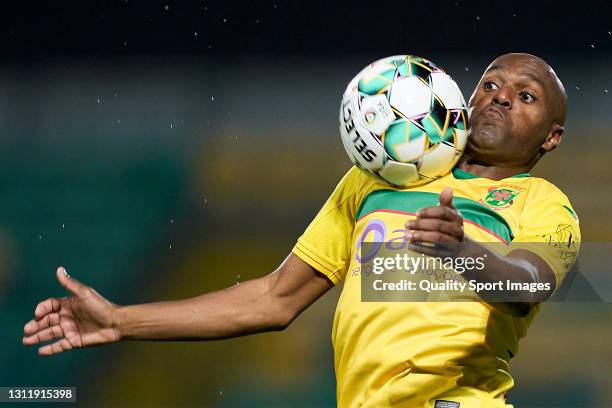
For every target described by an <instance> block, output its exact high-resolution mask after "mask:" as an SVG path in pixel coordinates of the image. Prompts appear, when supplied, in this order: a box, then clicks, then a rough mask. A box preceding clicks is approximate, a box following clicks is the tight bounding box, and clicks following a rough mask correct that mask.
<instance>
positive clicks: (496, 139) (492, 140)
mask: <svg viewBox="0 0 612 408" xmlns="http://www.w3.org/2000/svg"><path fill="white" fill-rule="evenodd" d="M503 139H504V137H503V134H502V132H500V129H499V127H496V126H493V125H489V124H478V125H477V126H473V127H472V128H471V130H470V134H469V137H468V145H469V146H471V147H473V148H475V149H477V150H496V149H498V148H500V147H502V146H503Z"/></svg>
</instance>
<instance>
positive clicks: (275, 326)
mask: <svg viewBox="0 0 612 408" xmlns="http://www.w3.org/2000/svg"><path fill="white" fill-rule="evenodd" d="M296 317H297V315H296V314H295V313H291V312H290V311H288V310H282V308H279V309H277V312H276V313H275V316H274V317H273V318H272V319H271V322H270V325H269V328H270V330H271V331H283V330H285V329H286V328H287V327H289V325H290V324H291V322H293V321H294V320H295V318H296Z"/></svg>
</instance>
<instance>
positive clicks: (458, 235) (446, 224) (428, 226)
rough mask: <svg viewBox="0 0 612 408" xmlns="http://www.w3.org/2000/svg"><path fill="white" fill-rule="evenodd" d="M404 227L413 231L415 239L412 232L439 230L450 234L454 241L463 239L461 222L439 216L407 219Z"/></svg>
mask: <svg viewBox="0 0 612 408" xmlns="http://www.w3.org/2000/svg"><path fill="white" fill-rule="evenodd" d="M406 227H408V228H409V229H410V230H412V231H414V232H413V234H412V237H413V239H415V237H414V233H415V232H418V231H439V232H442V233H444V234H447V235H450V236H451V237H453V238H454V240H456V241H461V240H462V239H463V223H458V222H455V221H444V220H441V219H439V218H419V219H416V220H411V221H408V222H407V223H406Z"/></svg>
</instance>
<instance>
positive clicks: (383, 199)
mask: <svg viewBox="0 0 612 408" xmlns="http://www.w3.org/2000/svg"><path fill="white" fill-rule="evenodd" d="M439 197H440V195H439V194H436V193H429V192H425V191H395V190H376V191H373V192H371V193H370V194H368V195H367V196H366V197H364V199H363V201H362V202H361V205H360V206H359V210H358V211H357V216H356V219H357V220H359V219H360V218H361V217H363V216H365V215H367V214H369V213H371V212H374V211H377V210H383V211H384V210H392V211H401V212H405V213H410V214H415V213H416V212H417V211H418V210H420V209H421V208H424V207H431V206H436V205H438V203H439V199H440V198H439ZM453 205H454V206H455V207H456V208H457V210H458V211H459V213H460V214H461V216H462V217H463V218H464V219H466V220H468V221H471V222H473V223H475V224H477V225H478V226H480V227H482V228H484V229H486V230H488V231H490V232H491V233H493V234H494V235H497V236H498V237H500V238H501V239H503V240H504V241H506V242H510V241H512V239H513V238H514V235H513V234H512V230H511V229H510V226H509V225H508V223H507V222H506V220H505V219H504V218H503V217H502V216H501V215H499V214H498V213H496V212H495V211H493V210H492V209H490V208H488V207H487V206H485V205H482V204H480V203H477V202H476V201H473V200H470V199H467V198H463V197H453Z"/></svg>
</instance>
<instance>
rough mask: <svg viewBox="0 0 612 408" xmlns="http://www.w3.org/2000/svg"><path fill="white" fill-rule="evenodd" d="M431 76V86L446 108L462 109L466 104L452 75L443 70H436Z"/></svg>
mask: <svg viewBox="0 0 612 408" xmlns="http://www.w3.org/2000/svg"><path fill="white" fill-rule="evenodd" d="M430 77H431V84H432V85H431V88H432V89H433V91H434V93H435V94H436V95H437V96H438V98H440V100H441V101H442V103H443V104H444V106H445V107H446V109H461V108H463V107H464V106H465V102H464V101H463V96H462V95H461V90H459V86H457V83H456V82H455V81H453V79H452V78H451V77H450V76H448V75H447V74H445V73H442V72H434V73H432V74H431V75H430Z"/></svg>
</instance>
